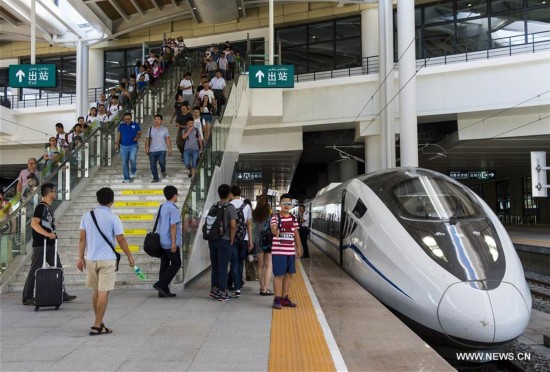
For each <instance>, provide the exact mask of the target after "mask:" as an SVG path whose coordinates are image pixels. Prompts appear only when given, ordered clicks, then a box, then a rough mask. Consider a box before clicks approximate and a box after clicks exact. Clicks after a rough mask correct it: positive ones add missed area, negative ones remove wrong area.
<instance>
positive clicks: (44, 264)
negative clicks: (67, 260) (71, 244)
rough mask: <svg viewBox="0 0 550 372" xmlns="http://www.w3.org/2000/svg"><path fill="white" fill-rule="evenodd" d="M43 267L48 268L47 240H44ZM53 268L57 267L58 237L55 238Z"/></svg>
mask: <svg viewBox="0 0 550 372" xmlns="http://www.w3.org/2000/svg"><path fill="white" fill-rule="evenodd" d="M42 267H46V238H44V260H43V261H42ZM53 267H57V236H56V237H55V252H54V256H53Z"/></svg>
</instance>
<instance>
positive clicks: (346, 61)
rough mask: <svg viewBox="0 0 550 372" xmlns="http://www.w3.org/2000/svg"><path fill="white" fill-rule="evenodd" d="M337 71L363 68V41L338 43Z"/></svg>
mask: <svg viewBox="0 0 550 372" xmlns="http://www.w3.org/2000/svg"><path fill="white" fill-rule="evenodd" d="M335 57H336V66H334V68H335V69H340V68H350V67H358V66H361V39H360V38H353V39H348V40H338V41H336V53H335Z"/></svg>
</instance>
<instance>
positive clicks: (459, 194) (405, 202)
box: [391, 176, 483, 221]
mask: <svg viewBox="0 0 550 372" xmlns="http://www.w3.org/2000/svg"><path fill="white" fill-rule="evenodd" d="M391 196H392V198H393V199H394V201H395V202H396V204H397V207H398V208H399V210H400V211H401V213H402V214H403V216H404V217H405V218H413V219H429V220H451V221H452V220H459V219H465V218H476V217H480V216H482V215H483V213H482V211H480V210H479V206H478V203H476V202H475V201H474V200H472V198H471V196H470V195H468V194H467V193H466V192H464V190H462V189H461V188H460V187H458V186H456V185H454V184H453V183H451V182H449V181H446V180H445V179H442V178H434V177H428V176H419V177H415V178H410V179H407V180H404V181H403V182H401V183H399V184H397V185H396V186H395V187H394V188H393V189H392V191H391Z"/></svg>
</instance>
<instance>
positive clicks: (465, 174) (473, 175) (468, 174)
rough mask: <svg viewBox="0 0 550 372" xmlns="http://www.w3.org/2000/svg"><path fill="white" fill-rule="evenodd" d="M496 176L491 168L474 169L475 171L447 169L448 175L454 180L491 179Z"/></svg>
mask: <svg viewBox="0 0 550 372" xmlns="http://www.w3.org/2000/svg"><path fill="white" fill-rule="evenodd" d="M495 176H496V172H495V171H492V170H476V171H449V177H451V178H452V179H455V180H479V181H487V180H492V179H494V178H495Z"/></svg>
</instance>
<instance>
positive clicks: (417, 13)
mask: <svg viewBox="0 0 550 372" xmlns="http://www.w3.org/2000/svg"><path fill="white" fill-rule="evenodd" d="M414 24H415V25H416V26H420V25H421V24H422V8H416V9H415V10H414Z"/></svg>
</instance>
